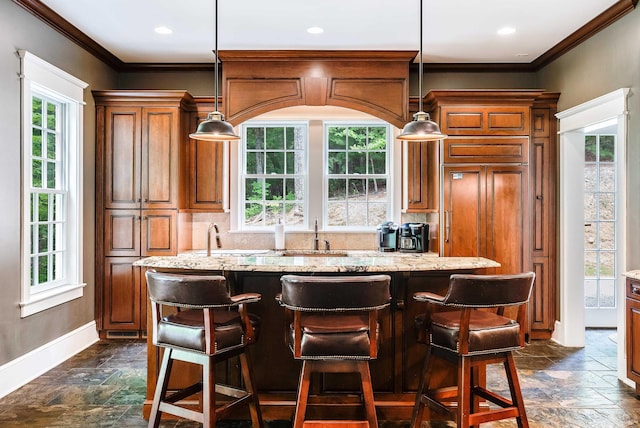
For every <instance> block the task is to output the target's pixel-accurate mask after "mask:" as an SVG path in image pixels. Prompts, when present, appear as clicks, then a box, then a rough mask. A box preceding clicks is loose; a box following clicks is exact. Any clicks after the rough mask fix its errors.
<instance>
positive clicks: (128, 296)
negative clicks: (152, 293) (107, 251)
mask: <svg viewBox="0 0 640 428" xmlns="http://www.w3.org/2000/svg"><path fill="white" fill-rule="evenodd" d="M136 260H138V258H137V257H107V258H106V259H105V269H104V308H103V314H104V319H103V326H104V328H105V329H106V330H109V329H118V330H139V329H140V268H138V267H135V266H133V263H134V262H135V261H136Z"/></svg>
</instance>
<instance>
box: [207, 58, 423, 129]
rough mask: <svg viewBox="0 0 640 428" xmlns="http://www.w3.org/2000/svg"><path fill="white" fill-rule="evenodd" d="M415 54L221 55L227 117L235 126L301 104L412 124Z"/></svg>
mask: <svg viewBox="0 0 640 428" xmlns="http://www.w3.org/2000/svg"><path fill="white" fill-rule="evenodd" d="M415 55H416V52H414V51H410V52H409V51H401V52H396V51H394V52H391V51H221V52H220V53H219V56H220V60H221V61H222V62H224V66H223V67H222V97H223V99H224V104H223V107H224V114H225V116H226V119H227V120H228V121H229V122H231V123H232V124H234V125H237V124H239V123H242V122H244V121H246V120H249V119H251V118H253V117H255V116H258V115H260V114H263V113H266V112H269V111H272V110H277V109H281V108H284V107H293V106H301V105H309V106H323V105H330V106H339V107H346V108H351V109H354V110H358V111H362V112H364V113H368V114H371V115H373V116H376V117H378V118H380V119H382V120H384V121H386V122H389V123H390V124H392V125H394V126H396V127H399V128H402V127H403V126H404V124H405V123H406V122H407V121H408V120H409V65H410V63H411V61H413V59H414V58H415Z"/></svg>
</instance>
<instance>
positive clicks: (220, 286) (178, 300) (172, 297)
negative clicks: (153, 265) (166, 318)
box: [146, 270, 233, 308]
mask: <svg viewBox="0 0 640 428" xmlns="http://www.w3.org/2000/svg"><path fill="white" fill-rule="evenodd" d="M146 276H147V290H148V291H149V298H150V299H151V301H153V302H154V303H159V304H161V305H167V306H180V307H186V308H206V307H209V308H211V307H218V306H219V307H224V306H229V305H231V304H233V301H232V300H231V297H230V295H229V290H228V289H227V281H226V278H225V277H224V276H222V275H187V274H178V273H165V272H155V271H151V270H150V271H147V273H146Z"/></svg>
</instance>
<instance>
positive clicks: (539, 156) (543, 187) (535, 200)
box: [531, 139, 551, 256]
mask: <svg viewBox="0 0 640 428" xmlns="http://www.w3.org/2000/svg"><path fill="white" fill-rule="evenodd" d="M548 146H549V144H548V140H547V139H534V140H533V142H532V144H531V192H532V196H531V197H532V204H533V206H532V207H531V208H532V209H531V215H532V216H533V217H532V219H531V220H532V226H533V229H532V234H531V245H532V251H533V254H534V255H535V256H546V255H548V253H549V226H550V224H549V218H548V214H547V213H548V212H549V208H548V207H547V205H548V204H550V203H551V200H550V193H549V178H548V177H549V168H550V163H549V161H550V160H549V147H548Z"/></svg>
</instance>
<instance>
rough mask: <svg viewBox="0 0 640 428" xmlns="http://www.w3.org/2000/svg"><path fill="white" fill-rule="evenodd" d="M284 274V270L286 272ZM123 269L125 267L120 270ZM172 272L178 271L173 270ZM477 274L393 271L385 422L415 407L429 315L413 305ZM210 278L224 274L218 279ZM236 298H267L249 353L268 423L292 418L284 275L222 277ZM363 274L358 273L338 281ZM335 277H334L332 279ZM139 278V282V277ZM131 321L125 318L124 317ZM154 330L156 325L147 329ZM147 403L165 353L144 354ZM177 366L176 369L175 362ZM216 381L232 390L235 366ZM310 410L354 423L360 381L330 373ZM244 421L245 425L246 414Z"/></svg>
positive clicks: (383, 326)
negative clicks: (422, 326) (419, 335)
mask: <svg viewBox="0 0 640 428" xmlns="http://www.w3.org/2000/svg"><path fill="white" fill-rule="evenodd" d="M283 269H286V268H283ZM123 270H124V268H123ZM171 270H172V271H175V269H171ZM454 272H455V273H478V272H479V270H474V269H461V270H456V271H444V270H442V271H423V272H417V271H412V272H392V273H390V275H391V305H390V307H388V308H385V309H384V310H383V311H381V312H380V314H379V324H380V336H379V344H380V348H379V351H378V358H377V359H375V360H373V361H371V362H370V367H371V377H372V383H373V389H374V392H375V399H376V411H377V412H378V414H379V417H380V418H381V419H382V418H384V419H398V420H407V419H408V418H410V416H411V409H412V404H413V402H414V400H415V391H416V388H417V385H418V379H419V376H420V372H421V368H422V361H423V359H424V353H425V350H426V346H424V344H420V343H417V342H416V329H415V321H414V319H415V316H416V315H418V314H421V313H424V310H425V307H424V304H422V303H418V302H415V301H414V300H413V293H415V292H417V291H431V292H435V293H444V292H446V290H447V288H448V284H449V276H450V275H451V274H452V273H454ZM209 273H222V272H213V271H210V272H209ZM224 274H225V276H226V277H227V280H228V284H229V287H230V289H231V290H232V293H233V294H238V293H254V292H255V293H260V294H261V295H262V299H261V300H260V302H258V303H253V304H251V305H249V307H248V310H249V311H250V312H251V313H253V314H256V315H258V316H259V317H260V320H261V321H260V334H259V339H258V341H257V343H256V344H255V345H252V346H251V347H250V351H249V352H250V354H251V360H252V363H253V372H254V379H255V382H256V385H257V389H258V391H259V393H260V404H261V406H262V413H263V416H264V417H265V418H266V419H289V418H290V417H291V412H292V411H293V408H294V406H295V397H296V391H297V388H298V382H299V374H300V369H301V365H302V364H301V362H300V361H299V360H295V359H294V358H293V356H292V354H291V350H290V349H289V347H288V345H287V344H286V340H285V333H286V332H287V331H288V326H287V316H286V313H285V310H284V308H283V307H281V306H280V305H279V304H278V303H277V301H276V299H275V297H276V295H277V294H278V293H280V292H281V290H282V286H281V283H280V277H281V275H282V273H281V272H250V271H247V272H224ZM350 274H353V275H358V274H359V273H358V272H352V273H341V274H340V275H350ZM328 275H331V274H328ZM134 278H135V276H134ZM123 318H126V314H124V315H123ZM149 328H151V325H149ZM147 356H148V371H147V400H146V402H145V405H144V408H143V410H144V414H145V415H147V416H148V414H149V411H150V407H151V403H152V399H153V394H154V391H155V387H156V382H157V378H158V371H159V368H160V360H161V356H162V351H161V349H160V348H158V347H156V346H153V344H151V341H149V345H148V348H147ZM176 364H178V363H176ZM198 376H201V374H200V372H199V371H198V368H197V366H195V365H187V364H185V363H182V364H181V365H180V367H174V371H173V375H172V378H171V379H170V381H169V382H170V385H172V386H177V385H178V384H179V383H180V384H185V385H186V384H188V380H195V379H197V378H198ZM455 376H456V371H455V369H453V370H451V368H450V367H446V366H443V367H442V368H441V370H438V374H437V375H436V377H437V379H438V382H448V383H450V384H453V383H454V380H455ZM216 377H217V378H218V379H224V380H225V381H226V382H227V383H228V384H229V385H236V384H237V383H238V382H240V379H241V376H240V373H239V369H238V365H237V364H235V363H233V362H232V363H231V364H219V365H218V366H216ZM314 385H315V386H314V390H313V391H312V392H311V393H312V394H313V396H314V397H313V399H312V400H311V401H312V402H313V403H333V404H338V405H339V406H340V409H339V410H337V411H339V412H345V413H346V416H347V417H348V418H353V419H355V418H357V417H358V412H360V411H361V410H362V409H361V403H360V400H359V399H358V398H357V397H358V394H359V393H360V382H359V378H358V376H357V375H343V374H335V373H327V374H323V375H322V376H319V377H318V378H317V382H314ZM336 392H340V393H343V392H352V393H353V395H352V396H351V397H348V398H345V397H344V395H342V396H338V395H336V394H335V393H336ZM240 411H242V412H247V413H246V414H244V416H242V415H243V414H240V417H244V418H248V411H247V410H246V408H241V409H240ZM312 411H314V412H318V413H319V414H320V413H321V414H325V415H326V414H327V412H335V411H336V409H335V408H333V407H327V406H324V405H319V406H314V409H312Z"/></svg>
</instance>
